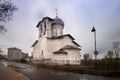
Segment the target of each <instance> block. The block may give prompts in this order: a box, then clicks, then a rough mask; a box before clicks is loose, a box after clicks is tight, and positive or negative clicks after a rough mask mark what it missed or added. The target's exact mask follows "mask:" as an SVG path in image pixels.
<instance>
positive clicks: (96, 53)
mask: <svg viewBox="0 0 120 80" xmlns="http://www.w3.org/2000/svg"><path fill="white" fill-rule="evenodd" d="M91 32H94V44H95V51H94V55H95V69H97V55H98V51H97V46H96V29H95V27H94V26H93V28H92V30H91Z"/></svg>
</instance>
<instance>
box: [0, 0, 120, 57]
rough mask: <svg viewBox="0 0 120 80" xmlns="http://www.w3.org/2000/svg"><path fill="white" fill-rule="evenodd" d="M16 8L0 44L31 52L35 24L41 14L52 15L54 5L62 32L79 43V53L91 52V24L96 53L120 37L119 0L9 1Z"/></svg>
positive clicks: (92, 47)
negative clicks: (95, 35) (63, 25)
mask: <svg viewBox="0 0 120 80" xmlns="http://www.w3.org/2000/svg"><path fill="white" fill-rule="evenodd" d="M13 2H14V3H15V4H16V6H17V7H18V11H17V12H15V14H14V16H13V20H12V21H10V22H8V23H7V24H6V26H7V28H8V32H7V33H6V35H5V36H1V35H0V37H1V38H0V42H1V45H0V47H1V48H3V49H4V50H5V52H7V50H6V49H7V48H8V47H18V48H21V49H22V50H23V51H25V52H32V48H31V47H30V46H31V45H32V44H33V43H34V41H35V40H36V39H37V36H38V30H37V28H36V25H37V23H38V22H39V21H40V20H41V19H42V18H43V17H45V16H49V17H51V18H54V17H55V8H56V7H58V9H59V17H60V18H62V19H63V21H64V23H65V27H64V33H70V34H71V35H72V36H73V37H75V39H76V41H77V42H78V43H79V44H80V45H81V46H82V51H81V53H82V54H84V53H86V52H88V53H91V54H92V55H93V52H94V38H93V37H94V36H93V33H91V29H92V27H93V26H95V27H96V30H97V48H98V51H99V53H100V56H103V54H105V52H106V51H107V50H108V49H110V48H111V46H112V40H120V38H119V34H120V31H119V30H120V24H119V21H120V1H119V0H71V1H69V0H59V1H58V0H52V1H50V0H13Z"/></svg>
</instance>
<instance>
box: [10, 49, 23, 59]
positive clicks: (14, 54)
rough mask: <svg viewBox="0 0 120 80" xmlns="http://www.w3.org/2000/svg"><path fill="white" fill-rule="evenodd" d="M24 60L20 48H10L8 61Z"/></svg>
mask: <svg viewBox="0 0 120 80" xmlns="http://www.w3.org/2000/svg"><path fill="white" fill-rule="evenodd" d="M22 58H23V53H22V51H21V49H18V48H8V60H18V61H19V60H21V59H22Z"/></svg>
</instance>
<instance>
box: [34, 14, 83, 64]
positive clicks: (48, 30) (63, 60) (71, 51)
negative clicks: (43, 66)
mask: <svg viewBox="0 0 120 80" xmlns="http://www.w3.org/2000/svg"><path fill="white" fill-rule="evenodd" d="M37 28H38V30H39V36H38V40H36V41H35V43H34V44H33V45H32V47H33V52H32V54H33V61H39V62H45V63H50V64H53V65H54V64H58V65H64V64H71V65H76V64H80V50H81V49H80V45H79V44H78V43H77V42H75V39H74V38H73V37H72V36H71V35H70V34H63V29H64V22H63V20H62V19H60V18H59V17H58V16H56V17H55V18H53V19H52V18H50V17H44V18H43V19H42V20H41V21H40V22H39V23H38V25H37Z"/></svg>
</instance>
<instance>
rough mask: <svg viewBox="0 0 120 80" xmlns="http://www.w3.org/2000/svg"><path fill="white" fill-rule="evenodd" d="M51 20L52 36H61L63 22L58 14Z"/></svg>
mask: <svg viewBox="0 0 120 80" xmlns="http://www.w3.org/2000/svg"><path fill="white" fill-rule="evenodd" d="M53 20H54V21H53V22H52V24H51V26H52V36H54V37H55V36H61V35H62V34H63V28H64V22H63V20H62V19H60V18H59V17H58V16H56V17H55V18H54V19H53Z"/></svg>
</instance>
